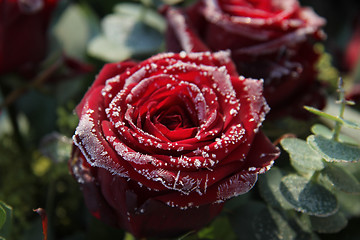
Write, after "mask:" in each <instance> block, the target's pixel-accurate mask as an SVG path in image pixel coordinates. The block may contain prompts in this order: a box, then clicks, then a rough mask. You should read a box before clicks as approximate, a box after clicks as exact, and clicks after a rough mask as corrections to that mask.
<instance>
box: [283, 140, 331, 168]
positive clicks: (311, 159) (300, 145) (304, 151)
mask: <svg viewBox="0 0 360 240" xmlns="http://www.w3.org/2000/svg"><path fill="white" fill-rule="evenodd" d="M280 143H281V146H282V147H283V148H284V149H285V150H286V151H287V152H288V153H289V155H290V162H291V164H292V165H293V166H294V167H295V168H296V169H299V170H301V171H306V170H308V171H318V170H321V169H323V168H324V163H323V161H322V157H321V156H320V155H319V154H317V152H315V151H314V150H312V149H311V147H310V146H309V145H308V144H307V143H306V142H305V141H304V140H301V139H298V138H284V139H283V140H281V142H280Z"/></svg>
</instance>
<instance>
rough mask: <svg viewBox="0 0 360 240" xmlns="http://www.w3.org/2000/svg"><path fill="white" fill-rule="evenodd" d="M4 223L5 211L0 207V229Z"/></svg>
mask: <svg viewBox="0 0 360 240" xmlns="http://www.w3.org/2000/svg"><path fill="white" fill-rule="evenodd" d="M5 222H6V211H5V209H4V208H3V207H2V206H1V205H0V229H1V228H2V226H3V225H4V223H5Z"/></svg>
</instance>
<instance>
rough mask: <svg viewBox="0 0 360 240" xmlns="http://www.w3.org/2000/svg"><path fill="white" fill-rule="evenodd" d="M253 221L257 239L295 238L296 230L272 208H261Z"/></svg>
mask: <svg viewBox="0 0 360 240" xmlns="http://www.w3.org/2000/svg"><path fill="white" fill-rule="evenodd" d="M253 223H254V224H253V228H254V232H255V236H256V239H258V240H280V239H296V232H295V231H294V230H293V229H292V228H291V227H290V225H289V224H288V222H287V220H286V219H285V218H284V217H283V216H282V215H281V214H280V213H278V212H277V211H275V210H274V209H271V208H266V209H264V210H262V211H261V212H260V214H259V215H258V216H257V217H256V219H255V221H254V222H253Z"/></svg>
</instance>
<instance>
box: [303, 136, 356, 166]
mask: <svg viewBox="0 0 360 240" xmlns="http://www.w3.org/2000/svg"><path fill="white" fill-rule="evenodd" d="M307 142H308V144H309V145H310V146H311V147H312V148H313V149H314V150H315V151H317V152H318V153H319V154H320V155H321V156H322V157H323V158H324V159H325V160H326V161H327V162H358V161H360V147H358V146H353V145H349V144H346V143H341V142H336V141H333V140H331V139H327V138H325V137H323V136H314V135H310V136H309V137H308V138H307Z"/></svg>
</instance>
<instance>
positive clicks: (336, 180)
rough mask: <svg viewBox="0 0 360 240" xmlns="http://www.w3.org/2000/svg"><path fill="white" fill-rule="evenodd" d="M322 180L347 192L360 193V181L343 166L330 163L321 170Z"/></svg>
mask: <svg viewBox="0 0 360 240" xmlns="http://www.w3.org/2000/svg"><path fill="white" fill-rule="evenodd" d="M319 180H320V181H322V182H324V183H327V184H330V185H331V186H332V187H334V188H336V189H337V190H340V191H344V192H347V193H360V183H359V181H358V180H357V179H356V178H355V177H354V176H353V175H351V174H350V173H348V172H347V171H345V170H344V169H343V168H341V167H337V166H334V164H329V165H328V166H326V168H324V169H323V170H322V171H321V174H320V178H319Z"/></svg>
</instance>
